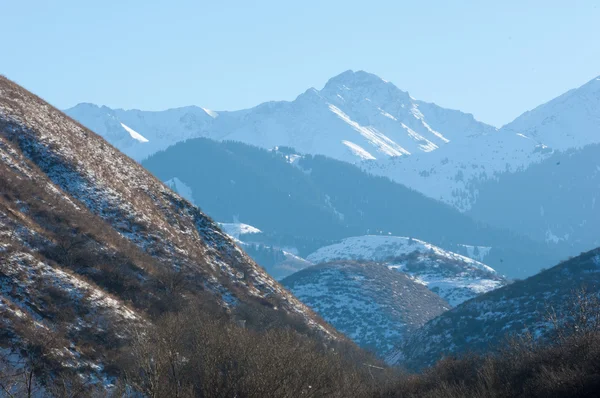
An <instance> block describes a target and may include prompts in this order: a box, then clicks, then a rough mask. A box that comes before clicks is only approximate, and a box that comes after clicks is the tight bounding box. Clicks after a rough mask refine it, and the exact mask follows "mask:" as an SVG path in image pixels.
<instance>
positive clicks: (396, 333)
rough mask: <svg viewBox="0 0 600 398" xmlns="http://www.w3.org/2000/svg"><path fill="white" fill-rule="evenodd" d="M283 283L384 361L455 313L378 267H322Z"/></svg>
mask: <svg viewBox="0 0 600 398" xmlns="http://www.w3.org/2000/svg"><path fill="white" fill-rule="evenodd" d="M282 283H283V284H284V285H285V286H286V287H288V288H289V289H290V290H291V291H292V292H293V293H294V294H295V295H296V296H297V297H298V298H300V299H301V300H302V301H303V302H304V303H306V304H307V305H309V306H310V307H311V308H312V309H314V310H315V311H316V312H317V313H319V314H320V315H321V316H322V317H323V318H324V319H326V320H327V321H328V322H329V323H331V324H332V325H333V326H335V327H336V328H337V329H338V330H340V331H342V332H343V333H344V334H346V336H348V337H350V338H351V339H352V340H353V341H354V342H356V343H357V344H358V345H359V346H361V347H363V348H366V349H369V350H372V351H373V352H375V353H377V354H379V355H380V356H382V355H384V354H385V353H386V352H388V351H389V350H390V349H391V348H392V347H393V346H394V344H395V343H396V342H397V341H399V340H401V339H402V338H403V337H405V336H406V335H407V334H409V333H411V332H413V331H414V330H415V329H417V328H418V327H419V326H421V325H423V324H424V323H425V322H426V321H428V320H430V319H432V318H434V317H436V316H438V315H440V314H441V313H443V312H444V311H447V310H448V309H449V308H450V306H449V305H448V303H446V302H445V301H444V300H442V299H441V298H440V297H439V296H437V295H436V294H434V293H432V292H431V291H430V290H428V289H427V288H426V287H425V286H423V285H422V284H420V283H417V282H415V281H414V280H413V279H412V278H410V277H408V276H407V275H405V274H403V273H401V272H397V271H393V270H390V269H389V268H388V267H386V266H384V265H381V264H377V263H373V262H355V261H333V262H330V263H325V264H319V265H315V266H313V267H309V268H306V269H303V270H301V271H299V272H297V273H295V274H293V275H291V276H288V277H287V278H285V279H283V281H282Z"/></svg>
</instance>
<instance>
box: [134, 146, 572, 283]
mask: <svg viewBox="0 0 600 398" xmlns="http://www.w3.org/2000/svg"><path fill="white" fill-rule="evenodd" d="M142 165H143V166H144V167H146V168H147V169H148V170H150V171H151V172H152V173H154V174H155V175H156V177H158V178H159V179H160V180H162V181H175V180H176V181H177V186H178V191H181V192H186V195H187V196H189V197H190V198H191V199H193V201H194V202H195V203H199V204H201V205H202V209H203V210H204V211H205V212H206V213H207V214H209V215H210V216H211V217H213V218H214V219H216V220H219V221H223V222H231V221H235V220H237V221H240V222H243V223H246V224H249V225H252V226H254V227H256V228H258V229H259V230H261V231H262V234H255V236H253V237H252V239H253V240H254V241H257V242H258V243H264V244H268V245H271V246H276V247H281V248H286V247H287V248H290V249H293V248H296V249H297V252H295V253H294V254H298V255H300V256H301V257H304V256H307V255H309V254H310V253H312V252H314V251H315V250H317V249H318V248H319V247H322V246H326V245H329V244H331V243H333V242H332V241H336V240H339V239H343V238H347V237H351V236H360V235H365V234H391V235H393V236H412V237H414V238H417V239H421V240H423V241H426V242H430V243H432V244H434V245H437V246H440V247H442V248H444V249H446V250H450V251H453V252H458V253H462V254H469V253H470V254H472V252H473V250H469V249H468V248H467V247H465V246H464V245H467V246H478V247H482V248H483V247H486V248H487V249H485V250H484V249H482V251H481V253H480V256H482V257H480V258H481V259H482V261H485V262H486V263H487V264H489V265H490V266H492V267H493V268H495V269H497V270H498V271H499V272H501V273H503V274H506V275H509V276H512V277H518V276H523V275H531V274H533V273H535V272H536V271H537V270H539V269H540V268H542V267H544V266H547V265H548V264H552V263H553V262H556V261H558V259H559V258H561V256H562V255H561V254H558V253H554V252H552V251H551V250H549V249H548V247H547V245H546V244H540V243H536V242H534V241H532V240H528V239H525V238H523V237H522V236H518V235H516V234H512V233H510V232H507V231H505V230H498V229H494V228H490V227H488V226H486V225H485V224H483V223H478V222H475V221H473V220H472V219H471V218H469V217H468V216H465V215H463V214H461V213H460V212H458V211H457V210H455V209H453V208H451V207H450V206H448V205H445V204H442V203H439V202H437V201H435V200H433V199H430V198H427V197H425V196H424V195H422V194H420V193H418V192H416V191H413V190H411V189H409V188H406V187H404V186H402V185H400V184H397V183H394V182H392V181H390V180H389V179H387V178H382V177H375V176H371V175H369V174H367V173H365V172H364V171H362V170H360V169H359V168H358V167H355V166H353V165H350V164H348V163H345V162H341V161H337V160H334V159H329V158H326V157H323V156H308V155H307V156H302V155H299V154H297V153H296V152H295V151H293V150H291V149H290V148H278V150H277V151H267V150H264V149H260V148H256V147H252V146H249V145H245V144H242V143H235V142H215V141H212V140H208V139H203V138H197V139H192V140H188V141H186V142H184V143H179V144H176V145H173V146H172V147H169V148H168V149H167V150H165V151H161V152H158V153H157V154H155V155H153V156H151V157H150V158H148V159H147V160H145V161H144V162H143V163H142ZM216 170H218V173H216V172H215V171H216ZM257 187H259V189H257ZM287 251H292V252H293V250H287Z"/></svg>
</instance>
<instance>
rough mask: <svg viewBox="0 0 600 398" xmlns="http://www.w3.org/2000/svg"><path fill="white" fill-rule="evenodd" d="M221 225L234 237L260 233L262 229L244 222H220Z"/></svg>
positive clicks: (224, 230)
mask: <svg viewBox="0 0 600 398" xmlns="http://www.w3.org/2000/svg"><path fill="white" fill-rule="evenodd" d="M219 227H221V229H222V230H223V232H225V233H226V234H227V235H229V236H231V237H232V238H234V239H239V238H240V235H242V234H259V233H260V232H261V230H260V229H258V228H256V227H253V226H252V225H248V224H244V223H223V222H221V223H219Z"/></svg>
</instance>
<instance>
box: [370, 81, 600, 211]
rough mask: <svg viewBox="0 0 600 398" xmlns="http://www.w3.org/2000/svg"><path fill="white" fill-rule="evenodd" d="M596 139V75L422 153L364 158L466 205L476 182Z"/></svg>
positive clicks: (599, 84) (599, 86)
mask: <svg viewBox="0 0 600 398" xmlns="http://www.w3.org/2000/svg"><path fill="white" fill-rule="evenodd" d="M597 143H600V77H599V78H595V79H593V80H591V81H589V82H588V83H586V84H584V85H583V86H581V87H579V88H577V89H573V90H570V91H568V92H567V93H565V94H563V95H561V96H559V97H557V98H555V99H553V100H552V101H550V102H548V103H546V104H543V105H540V106H538V107H537V108H535V109H533V110H531V111H528V112H525V113H524V114H523V115H521V116H519V117H518V118H517V119H515V120H514V121H513V122H511V123H509V124H507V125H506V126H504V127H502V128H501V129H500V130H499V131H496V132H491V133H486V134H480V135H474V136H469V137H464V136H459V137H458V138H456V139H454V140H452V141H451V142H450V143H448V145H446V146H444V151H436V152H434V153H432V154H430V155H428V156H418V157H407V158H391V159H383V160H379V161H377V162H368V163H365V165H364V166H363V167H364V168H365V169H366V170H368V171H370V172H372V173H374V174H377V175H383V176H387V177H389V178H391V179H392V180H394V181H397V182H401V183H402V184H405V185H407V186H409V187H411V188H414V189H416V190H418V191H420V192H422V193H424V194H426V195H428V196H430V197H432V198H435V199H440V200H443V201H444V202H446V203H449V204H451V205H453V206H455V207H457V208H458V209H460V210H463V211H467V210H469V209H470V208H471V207H472V205H473V204H474V203H475V202H476V201H477V198H478V190H479V185H480V184H482V183H485V182H486V181H489V180H493V179H495V178H497V175H498V174H500V173H505V172H515V171H521V170H524V169H526V168H527V167H529V166H530V165H532V164H537V163H540V162H541V161H543V160H545V159H547V158H548V157H550V156H551V155H552V154H553V153H554V152H556V151H565V150H568V149H573V148H581V147H584V146H586V145H590V144H597Z"/></svg>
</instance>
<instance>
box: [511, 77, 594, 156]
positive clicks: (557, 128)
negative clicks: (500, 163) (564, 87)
mask: <svg viewBox="0 0 600 398" xmlns="http://www.w3.org/2000/svg"><path fill="white" fill-rule="evenodd" d="M502 130H505V131H511V132H515V133H520V134H524V135H526V136H528V137H531V138H532V139H534V140H536V141H538V142H543V143H544V144H546V145H548V146H549V147H551V148H553V149H555V150H561V151H562V150H565V149H569V148H581V147H583V146H585V145H588V144H595V143H600V77H597V78H595V79H592V80H590V81H589V82H588V83H586V84H584V85H583V86H581V87H579V88H576V89H573V90H570V91H567V92H566V93H564V94H563V95H561V96H559V97H557V98H555V99H553V100H552V101H549V102H547V103H545V104H543V105H540V106H538V107H537V108H535V109H533V110H531V111H528V112H525V113H524V114H522V115H521V116H519V117H518V118H516V119H515V120H514V121H513V122H511V123H509V124H507V125H506V126H504V127H503V128H502Z"/></svg>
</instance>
